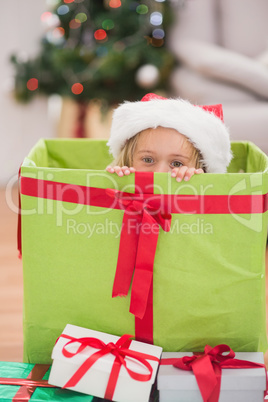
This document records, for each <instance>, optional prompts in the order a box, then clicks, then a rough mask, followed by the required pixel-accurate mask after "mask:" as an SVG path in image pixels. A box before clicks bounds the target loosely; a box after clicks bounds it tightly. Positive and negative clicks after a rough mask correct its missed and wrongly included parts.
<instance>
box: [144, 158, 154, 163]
mask: <svg viewBox="0 0 268 402" xmlns="http://www.w3.org/2000/svg"><path fill="white" fill-rule="evenodd" d="M142 160H143V162H145V163H153V158H142Z"/></svg>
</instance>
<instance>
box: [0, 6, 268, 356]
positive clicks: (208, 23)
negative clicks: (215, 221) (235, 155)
mask: <svg viewBox="0 0 268 402" xmlns="http://www.w3.org/2000/svg"><path fill="white" fill-rule="evenodd" d="M267 21H268V1H267V0H38V1H36V0H27V1H21V0H9V1H3V2H1V24H0V37H1V57H0V74H1V77H2V79H1V86H0V222H1V225H0V258H1V268H3V269H1V280H0V283H1V290H0V320H1V324H2V327H1V334H0V358H1V359H2V360H10V361H16V360H17V361H21V360H22V269H21V268H22V267H21V261H20V260H18V259H17V255H16V246H15V241H16V220H17V217H16V206H17V201H16V200H17V196H16V192H17V189H16V177H17V173H18V169H19V166H20V164H21V163H22V161H23V159H24V157H25V156H26V155H27V154H28V152H29V150H30V149H31V148H32V146H33V145H34V144H35V143H36V142H37V140H38V139H39V138H57V137H68V138H84V137H88V138H107V137H108V136H109V129H110V124H111V115H112V110H113V109H114V108H115V107H116V106H117V105H118V104H119V103H121V102H122V101H123V100H132V101H133V100H140V99H141V97H142V96H143V95H144V94H146V93H148V92H156V93H158V94H160V95H162V96H167V97H169V96H171V97H176V96H177V97H182V98H185V99H188V100H190V101H191V102H193V103H195V104H202V105H204V104H216V103H222V104H223V111H224V118H225V123H226V124H227V126H229V128H230V133H231V139H232V140H234V141H235V140H239V141H240V140H249V141H253V142H254V143H256V144H257V145H258V146H259V147H260V148H261V149H262V150H263V151H264V152H266V153H268V141H267V131H268V23H267ZM267 255H268V254H267Z"/></svg>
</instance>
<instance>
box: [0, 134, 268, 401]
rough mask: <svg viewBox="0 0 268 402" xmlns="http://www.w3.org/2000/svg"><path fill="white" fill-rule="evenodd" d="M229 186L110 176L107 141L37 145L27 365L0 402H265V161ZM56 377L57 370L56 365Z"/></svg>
mask: <svg viewBox="0 0 268 402" xmlns="http://www.w3.org/2000/svg"><path fill="white" fill-rule="evenodd" d="M232 151H233V154H234V158H233V160H232V162H231V164H230V166H229V167H228V173H226V174H215V175H214V174H204V175H196V176H194V177H192V179H191V180H190V181H189V182H181V183H177V182H176V181H175V180H173V179H172V178H171V177H170V175H169V174H167V173H144V172H136V173H135V174H131V175H130V176H124V177H118V176H117V175H112V174H109V173H107V172H105V167H106V166H107V165H108V164H109V162H110V161H111V156H110V155H109V153H108V148H107V146H106V141H105V140H90V139H77V140H63V139H62V140H59V139H54V140H40V141H39V142H38V143H37V145H36V146H35V147H34V148H33V149H32V150H31V152H30V153H29V155H28V157H27V158H25V160H24V162H23V164H22V166H21V170H20V200H21V213H20V216H19V231H18V241H19V248H20V251H21V252H22V259H23V270H24V316H23V321H24V324H23V325H24V362H25V363H7V362H5V363H1V373H0V376H1V379H0V384H1V385H0V399H1V401H22V400H23V401H26V400H31V401H33V402H35V401H53V402H54V401H55V402H56V401H65V400H66V401H70V402H73V401H77V402H80V401H81V402H84V401H85V402H86V401H93V400H94V401H95V400H101V398H104V399H107V400H114V401H118V402H127V401H133V402H134V401H135V402H142V401H149V400H151V401H156V400H158V399H159V400H160V401H161V402H162V401H163V402H164V401H165V402H172V401H184V402H198V401H201V402H202V401H208V402H216V401H220V402H224V401H228V402H239V401H243V402H246V401H248V402H249V401H251V402H258V401H263V399H264V394H265V390H266V370H265V366H264V358H263V352H265V351H266V349H267V339H266V312H265V304H266V303H265V247H266V239H267V218H268V215H267V203H268V198H267V193H268V157H267V156H266V155H265V154H264V153H262V152H261V150H259V149H258V148H257V147H256V146H255V145H254V144H252V143H249V142H233V143H232ZM51 363H52V365H51Z"/></svg>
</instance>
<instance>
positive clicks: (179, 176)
mask: <svg viewBox="0 0 268 402" xmlns="http://www.w3.org/2000/svg"><path fill="white" fill-rule="evenodd" d="M200 173H204V170H203V169H195V168H188V167H187V166H180V167H178V168H174V169H172V171H171V177H175V178H176V180H177V181H178V182H180V181H182V180H183V179H184V181H188V180H190V178H191V177H192V176H193V175H194V174H200Z"/></svg>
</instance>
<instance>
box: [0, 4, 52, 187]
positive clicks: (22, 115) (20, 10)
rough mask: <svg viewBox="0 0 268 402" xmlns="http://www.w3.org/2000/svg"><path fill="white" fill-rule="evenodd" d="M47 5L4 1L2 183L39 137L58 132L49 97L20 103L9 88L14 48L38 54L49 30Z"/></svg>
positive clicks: (0, 74)
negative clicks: (43, 20) (45, 14)
mask: <svg viewBox="0 0 268 402" xmlns="http://www.w3.org/2000/svg"><path fill="white" fill-rule="evenodd" d="M47 9H48V6H47V4H46V0H27V1H21V0H8V1H3V2H2V4H1V17H0V19H1V24H0V38H1V57H0V77H1V81H0V186H4V185H5V184H6V183H7V182H8V181H9V180H10V179H11V178H12V177H13V176H14V175H15V174H17V172H18V169H19V166H20V164H21V162H22V161H23V158H24V157H25V156H26V155H27V153H28V152H29V150H30V149H31V147H32V146H33V145H34V144H35V143H36V142H37V140H38V139H39V138H41V137H53V136H55V127H54V124H53V122H52V121H51V119H49V118H48V110H47V104H48V102H47V99H46V98H38V99H37V98H36V99H34V101H32V102H30V103H29V104H26V105H24V104H19V103H17V102H16V101H15V100H14V98H13V97H12V94H11V93H10V89H8V88H9V87H10V80H11V78H12V75H13V66H12V65H11V64H10V62H9V57H10V55H11V53H12V52H15V53H18V52H22V53H23V54H26V55H27V56H28V57H31V56H33V55H34V54H36V52H37V51H38V49H39V40H40V38H41V36H42V35H43V34H44V32H45V31H44V27H43V26H42V24H41V20H40V16H41V14H42V13H43V12H44V11H46V10H47Z"/></svg>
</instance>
